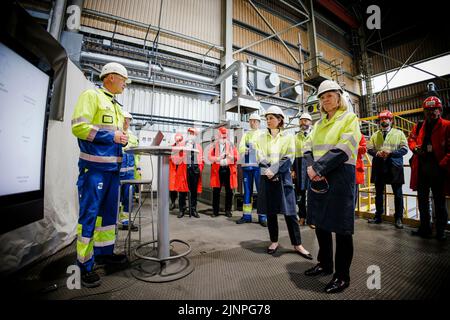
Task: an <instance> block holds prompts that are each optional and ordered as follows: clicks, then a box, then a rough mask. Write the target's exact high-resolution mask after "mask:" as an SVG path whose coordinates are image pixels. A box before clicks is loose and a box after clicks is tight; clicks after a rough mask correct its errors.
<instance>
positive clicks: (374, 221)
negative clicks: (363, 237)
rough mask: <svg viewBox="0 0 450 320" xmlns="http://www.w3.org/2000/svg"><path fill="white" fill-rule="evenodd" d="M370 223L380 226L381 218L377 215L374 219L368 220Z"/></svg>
mask: <svg viewBox="0 0 450 320" xmlns="http://www.w3.org/2000/svg"><path fill="white" fill-rule="evenodd" d="M367 222H368V223H375V224H380V223H381V222H382V220H381V216H378V215H375V217H374V218H373V219H369V220H367Z"/></svg>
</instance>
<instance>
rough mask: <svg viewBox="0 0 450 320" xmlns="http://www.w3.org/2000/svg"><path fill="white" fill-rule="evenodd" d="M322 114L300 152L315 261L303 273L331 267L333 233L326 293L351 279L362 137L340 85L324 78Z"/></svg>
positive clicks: (315, 273)
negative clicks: (316, 248)
mask: <svg viewBox="0 0 450 320" xmlns="http://www.w3.org/2000/svg"><path fill="white" fill-rule="evenodd" d="M317 96H318V97H319V103H320V111H321V113H322V118H321V120H319V121H318V122H316V124H315V125H314V128H313V130H312V132H311V139H310V141H309V145H307V146H306V148H305V149H306V150H305V153H304V156H305V157H306V159H307V173H308V176H309V178H310V189H309V190H308V204H307V219H308V221H311V223H312V224H314V225H315V226H316V229H315V230H316V236H317V240H318V242H319V253H318V257H317V260H318V264H317V265H316V266H314V267H312V268H310V269H308V270H306V271H305V275H307V276H319V275H330V274H332V273H333V264H334V263H333V238H332V233H333V232H334V233H335V234H336V255H335V273H334V275H333V278H332V280H331V281H330V282H329V283H328V284H327V285H326V286H325V290H324V291H325V292H326V293H336V292H340V291H343V290H344V289H345V288H347V287H348V286H349V285H350V265H351V262H352V258H353V232H354V219H355V214H354V212H355V201H354V196H355V164H356V159H357V155H358V143H359V141H360V139H361V132H360V128H359V121H358V118H357V116H356V114H354V113H353V112H351V111H349V107H348V102H347V101H346V99H344V98H343V90H342V88H341V87H340V86H339V85H338V84H337V83H336V82H334V81H331V80H325V81H323V82H322V83H321V84H320V86H319V89H318V93H317Z"/></svg>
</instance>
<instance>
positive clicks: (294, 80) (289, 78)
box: [245, 63, 317, 91]
mask: <svg viewBox="0 0 450 320" xmlns="http://www.w3.org/2000/svg"><path fill="white" fill-rule="evenodd" d="M245 65H246V66H247V67H249V68H250V69H254V70H259V71H263V72H265V73H269V74H270V73H273V71H272V70H269V69H266V68H263V67H259V66H255V65H252V64H250V63H245ZM278 76H279V77H280V78H283V79H286V80H289V81H292V82H295V83H298V80H297V79H294V78H291V77H288V76H285V75H283V74H278ZM298 84H302V85H304V86H307V87H309V88H311V89H313V90H314V91H317V88H316V87H314V86H312V85H310V84H309V83H306V82H303V83H298Z"/></svg>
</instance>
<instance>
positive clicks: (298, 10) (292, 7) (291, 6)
mask: <svg viewBox="0 0 450 320" xmlns="http://www.w3.org/2000/svg"><path fill="white" fill-rule="evenodd" d="M280 2H281V3H284V4H285V5H287V6H288V7H289V8H291V9H292V10H294V11H297V12H298V13H300V14H302V15H304V16H305V17H307V18H308V19H309V15H308V14H306V13H305V12H303V11H301V10H300V9H298V8H296V7H294V6H293V5H291V4H289V3H287V2H286V1H284V0H280Z"/></svg>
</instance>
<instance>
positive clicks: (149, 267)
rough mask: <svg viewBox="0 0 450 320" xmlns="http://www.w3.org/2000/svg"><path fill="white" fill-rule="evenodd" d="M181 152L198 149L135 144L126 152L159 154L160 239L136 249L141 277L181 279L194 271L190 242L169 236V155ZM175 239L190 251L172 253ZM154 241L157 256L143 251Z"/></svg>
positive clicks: (144, 279)
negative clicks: (191, 261)
mask: <svg viewBox="0 0 450 320" xmlns="http://www.w3.org/2000/svg"><path fill="white" fill-rule="evenodd" d="M179 151H186V152H191V151H193V152H198V150H196V149H191V148H186V147H172V146H147V147H133V148H129V149H128V150H126V151H125V152H126V153H130V154H135V155H147V156H151V155H153V156H157V157H158V170H157V171H158V172H157V178H158V185H157V186H158V190H157V193H158V215H157V216H158V221H157V240H154V241H149V242H145V243H142V244H140V245H138V246H137V247H136V248H135V255H136V256H137V257H139V258H140V259H142V261H141V262H142V263H140V264H138V265H137V266H136V268H135V269H133V270H132V274H133V276H134V277H135V278H137V279H139V280H143V281H147V282H167V281H173V280H177V279H181V278H183V277H185V276H187V275H189V274H190V273H191V272H192V271H194V266H193V265H192V264H191V263H190V261H189V259H188V258H186V256H187V255H188V254H189V253H190V252H191V246H190V245H189V244H188V243H187V242H185V241H182V240H179V239H172V240H170V237H169V157H170V156H171V155H172V153H177V152H179ZM152 209H153V208H152ZM175 242H177V243H181V244H183V245H185V246H186V247H187V250H186V251H185V252H182V253H180V254H177V255H174V256H171V255H170V246H171V244H172V243H175ZM151 244H156V245H157V256H156V257H155V256H153V255H149V254H144V253H142V252H141V251H142V250H143V248H145V247H146V246H148V245H151ZM153 251H154V250H153Z"/></svg>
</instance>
